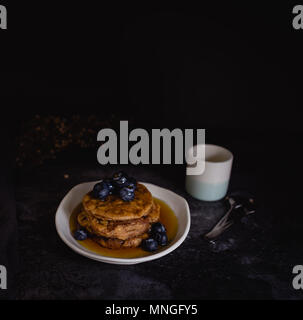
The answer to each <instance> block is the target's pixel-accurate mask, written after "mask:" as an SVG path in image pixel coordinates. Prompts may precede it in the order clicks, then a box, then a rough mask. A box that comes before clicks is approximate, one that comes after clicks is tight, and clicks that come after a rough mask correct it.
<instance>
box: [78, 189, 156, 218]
mask: <svg viewBox="0 0 303 320" xmlns="http://www.w3.org/2000/svg"><path fill="white" fill-rule="evenodd" d="M82 204H83V208H84V210H85V211H86V212H87V213H89V214H91V215H93V216H94V217H96V218H99V219H103V220H115V221H123V220H132V219H139V218H142V217H143V216H146V215H147V214H148V213H149V212H150V210H151V207H152V204H153V198H152V195H151V193H150V192H149V191H148V189H147V188H146V187H145V186H144V185H142V184H139V183H138V185H137V188H136V191H135V198H134V200H132V201H129V202H126V201H123V200H122V199H120V197H118V196H117V195H110V196H108V197H107V199H106V200H105V201H102V200H99V199H96V198H94V197H93V196H92V192H89V193H88V194H86V195H85V196H84V198H83V200H82Z"/></svg>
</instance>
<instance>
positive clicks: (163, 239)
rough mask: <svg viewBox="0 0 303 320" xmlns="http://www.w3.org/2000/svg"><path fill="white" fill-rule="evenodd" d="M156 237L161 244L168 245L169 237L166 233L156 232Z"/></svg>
mask: <svg viewBox="0 0 303 320" xmlns="http://www.w3.org/2000/svg"><path fill="white" fill-rule="evenodd" d="M154 239H155V240H156V241H157V242H158V244H159V245H160V246H166V245H167V242H168V239H167V235H166V233H156V234H154Z"/></svg>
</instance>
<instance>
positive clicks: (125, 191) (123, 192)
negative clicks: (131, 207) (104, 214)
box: [119, 186, 135, 201]
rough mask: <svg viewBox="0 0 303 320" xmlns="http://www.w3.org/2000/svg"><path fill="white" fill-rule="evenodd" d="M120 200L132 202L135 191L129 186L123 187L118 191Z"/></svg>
mask: <svg viewBox="0 0 303 320" xmlns="http://www.w3.org/2000/svg"><path fill="white" fill-rule="evenodd" d="M119 194H120V198H121V199H122V200H123V201H132V200H134V197H135V189H134V188H133V187H131V186H128V187H123V188H122V189H120V193H119Z"/></svg>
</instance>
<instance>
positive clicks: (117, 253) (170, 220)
mask: <svg viewBox="0 0 303 320" xmlns="http://www.w3.org/2000/svg"><path fill="white" fill-rule="evenodd" d="M154 201H155V202H156V203H158V204H159V205H160V208H161V209H160V222H161V223H162V224H163V225H164V226H165V228H166V230H167V238H168V241H169V242H170V241H172V240H173V239H174V237H175V236H176V234H177V230H178V219H177V217H176V216H175V214H174V212H173V210H172V209H171V208H170V207H169V206H168V205H167V204H166V203H165V202H164V201H162V200H160V199H157V198H154ZM81 209H82V205H81V204H79V205H78V206H77V207H76V208H75V209H74V211H73V212H72V214H71V217H70V230H71V232H72V234H74V232H75V231H76V230H77V225H78V224H77V215H78V213H79V212H80V211H81ZM78 243H79V244H81V245H82V246H83V247H85V248H86V249H88V250H90V251H93V252H95V253H97V254H100V255H102V256H106V257H113V258H124V259H130V258H138V257H144V256H148V255H150V254H151V253H150V252H147V251H144V250H142V249H141V248H139V247H138V248H124V249H108V248H104V247H102V246H100V245H99V244H98V243H96V242H95V241H93V240H92V239H86V240H83V241H78Z"/></svg>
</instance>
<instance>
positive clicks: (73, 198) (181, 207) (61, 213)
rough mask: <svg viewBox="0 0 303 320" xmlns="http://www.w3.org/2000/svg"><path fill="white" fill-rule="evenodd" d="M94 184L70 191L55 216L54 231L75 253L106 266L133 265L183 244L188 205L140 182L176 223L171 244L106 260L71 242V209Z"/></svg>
mask: <svg viewBox="0 0 303 320" xmlns="http://www.w3.org/2000/svg"><path fill="white" fill-rule="evenodd" d="M97 182H98V181H94V182H86V183H81V184H78V185H77V186H75V187H74V188H72V189H71V190H70V191H69V192H68V193H67V195H66V196H65V197H64V198H63V200H62V201H61V203H60V205H59V207H58V209H57V212H56V218H55V222H56V229H57V232H58V234H59V236H60V238H61V239H62V240H63V241H64V242H65V244H67V245H68V246H69V247H70V248H71V249H73V250H74V251H76V252H77V253H79V254H81V255H83V256H85V257H87V258H90V259H93V260H97V261H101V262H105V263H112V264H136V263H141V262H146V261H151V260H154V259H158V258H160V257H163V256H165V255H166V254H168V253H170V252H172V251H173V250H175V249H176V248H177V247H179V245H180V244H181V243H182V242H183V241H184V240H185V238H186V236H187V234H188V232H189V228H190V212H189V207H188V204H187V201H186V200H185V199H184V198H182V197H181V196H179V195H177V194H176V193H174V192H172V191H170V190H167V189H164V188H161V187H158V186H156V185H154V184H150V183H143V182H140V183H142V184H144V185H145V186H146V187H147V188H148V190H149V191H150V192H151V193H152V195H153V196H154V197H156V198H158V199H160V200H163V201H164V202H165V203H166V204H168V205H169V206H170V207H171V209H172V210H173V211H174V213H175V215H176V217H177V219H178V231H177V234H176V236H175V238H174V239H173V240H172V241H171V242H170V244H169V245H168V246H166V247H164V248H163V249H162V250H161V251H157V252H155V253H154V254H150V255H148V256H145V257H138V258H130V259H124V258H113V257H106V256H102V255H100V254H98V253H95V252H93V251H90V250H89V249H86V248H84V247H83V246H82V245H81V244H79V243H78V242H77V241H76V240H75V239H74V238H73V236H72V234H71V231H70V227H69V220H70V215H71V213H72V211H73V210H74V208H75V207H76V206H77V205H78V204H79V203H80V201H81V199H82V198H83V196H84V195H85V194H86V193H87V192H89V191H90V190H92V188H93V186H94V185H95V184H96V183H97Z"/></svg>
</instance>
